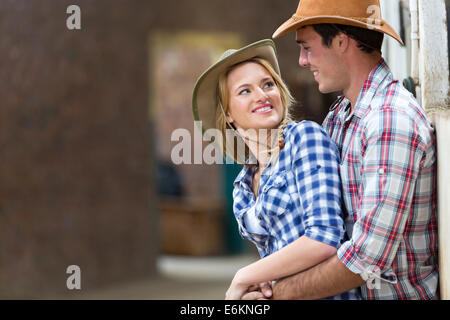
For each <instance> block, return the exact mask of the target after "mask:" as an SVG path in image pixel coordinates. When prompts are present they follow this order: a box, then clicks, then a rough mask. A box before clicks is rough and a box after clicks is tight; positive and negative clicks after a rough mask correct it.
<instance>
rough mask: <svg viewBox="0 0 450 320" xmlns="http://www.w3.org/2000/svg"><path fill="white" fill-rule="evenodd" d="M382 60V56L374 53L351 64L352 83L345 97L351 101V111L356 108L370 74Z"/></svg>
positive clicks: (345, 92)
mask: <svg viewBox="0 0 450 320" xmlns="http://www.w3.org/2000/svg"><path fill="white" fill-rule="evenodd" d="M380 59H381V54H379V53H374V54H371V55H367V54H364V55H361V56H359V57H358V59H354V60H353V62H352V63H349V74H350V82H349V85H348V87H347V88H346V89H344V91H343V93H344V96H345V97H346V98H347V99H348V100H350V103H351V111H352V112H353V109H354V108H355V105H356V102H357V100H358V97H359V94H360V92H361V89H362V87H363V86H364V83H365V82H366V80H367V78H368V77H369V74H370V72H371V71H372V70H373V68H375V66H376V65H377V64H378V62H379V61H380Z"/></svg>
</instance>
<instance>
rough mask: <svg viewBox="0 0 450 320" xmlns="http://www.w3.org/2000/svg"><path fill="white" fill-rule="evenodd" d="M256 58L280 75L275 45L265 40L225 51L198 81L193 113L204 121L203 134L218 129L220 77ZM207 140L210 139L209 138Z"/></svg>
mask: <svg viewBox="0 0 450 320" xmlns="http://www.w3.org/2000/svg"><path fill="white" fill-rule="evenodd" d="M256 57H258V58H262V59H265V60H267V61H268V62H269V63H270V64H271V65H272V67H273V69H274V70H275V71H276V72H277V73H278V74H280V67H279V66H278V60H277V55H276V49H275V44H274V42H273V41H272V40H270V39H265V40H260V41H257V42H255V43H252V44H250V45H248V46H246V47H243V48H241V49H239V50H235V49H230V50H227V51H225V52H224V53H223V54H222V56H221V57H220V58H219V60H218V61H217V62H216V63H214V64H213V65H212V66H211V67H209V69H208V70H206V71H205V72H204V73H203V74H202V75H201V76H200V78H199V79H198V80H197V83H196V85H195V87H194V92H193V95H192V112H193V114H194V119H195V120H196V121H202V129H203V132H205V131H206V130H208V129H212V128H216V112H222V111H221V110H216V108H217V100H216V96H217V85H218V83H219V76H220V75H221V74H222V73H223V72H225V71H226V70H227V69H228V68H229V67H231V66H233V65H235V64H237V63H240V62H243V61H246V60H249V59H252V58H256ZM205 138H208V139H209V137H205Z"/></svg>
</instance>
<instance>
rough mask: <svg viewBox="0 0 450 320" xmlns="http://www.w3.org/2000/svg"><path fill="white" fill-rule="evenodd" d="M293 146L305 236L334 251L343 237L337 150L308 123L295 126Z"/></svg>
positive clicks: (314, 124)
mask: <svg viewBox="0 0 450 320" xmlns="http://www.w3.org/2000/svg"><path fill="white" fill-rule="evenodd" d="M293 145H294V146H295V147H294V148H293V155H292V157H293V172H294V174H295V179H296V184H297V189H298V192H299V194H300V200H301V206H302V211H303V217H302V222H303V224H304V228H305V235H306V236H307V237H308V238H311V239H313V240H316V241H320V242H322V243H325V244H328V245H331V246H333V247H336V248H338V247H339V246H340V244H341V239H342V238H343V236H344V222H343V218H342V210H341V185H340V177H339V153H338V150H337V148H336V146H335V145H334V143H333V142H332V141H331V139H330V138H329V137H328V135H327V134H326V133H325V131H324V130H323V129H322V127H320V126H319V125H318V124H316V123H313V122H309V121H304V122H302V123H301V125H299V128H298V132H297V134H295V141H294V142H293Z"/></svg>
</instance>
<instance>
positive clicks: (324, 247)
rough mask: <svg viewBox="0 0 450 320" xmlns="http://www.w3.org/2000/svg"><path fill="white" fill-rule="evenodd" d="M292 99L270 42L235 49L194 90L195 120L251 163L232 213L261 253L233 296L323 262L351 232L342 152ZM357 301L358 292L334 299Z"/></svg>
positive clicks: (239, 277)
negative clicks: (295, 113) (345, 213)
mask: <svg viewBox="0 0 450 320" xmlns="http://www.w3.org/2000/svg"><path fill="white" fill-rule="evenodd" d="M292 103H293V98H292V96H291V94H290V93H289V90H288V88H287V87H286V85H285V84H284V82H283V81H282V79H281V78H280V71H279V67H278V62H277V58H276V53H275V45H274V43H273V42H272V41H271V40H262V41H259V42H256V43H253V44H251V45H249V46H246V47H244V48H242V49H240V50H228V51H227V52H225V53H224V54H223V55H222V57H221V58H220V60H219V61H218V62H217V63H215V64H214V65H213V66H212V67H210V68H209V69H208V70H207V71H206V72H205V73H204V74H203V75H202V76H201V77H200V78H199V80H198V81H197V84H196V87H195V89H194V94H193V112H194V118H195V119H196V120H201V121H202V128H203V129H204V130H207V129H212V128H216V129H219V130H220V131H221V132H222V136H223V140H224V141H218V142H220V144H221V146H222V149H223V152H224V153H226V154H227V155H229V156H230V157H232V158H233V159H234V160H235V161H236V162H238V163H243V164H244V167H243V169H242V171H241V172H240V174H239V175H238V176H237V178H236V180H235V182H234V191H233V200H234V205H233V210H234V214H235V217H236V220H237V222H238V225H239V231H240V233H241V235H242V236H243V237H244V238H246V239H248V240H250V241H252V242H253V243H254V244H255V245H256V247H257V249H258V251H259V253H260V255H261V258H262V259H261V260H258V261H256V262H255V263H253V264H250V265H248V266H246V267H244V268H242V269H240V270H239V271H238V272H237V273H236V275H235V277H234V279H233V281H232V283H231V285H230V287H229V289H228V291H227V293H226V299H240V298H241V297H242V296H243V295H244V294H245V293H246V292H247V291H248V290H249V288H250V287H251V286H253V285H256V284H259V283H262V282H268V281H273V280H276V279H279V278H282V277H285V276H288V275H292V274H294V273H297V272H300V271H302V270H306V269H308V268H310V267H312V266H314V265H316V264H318V263H319V262H322V261H323V260H325V259H327V258H329V257H330V256H332V255H334V254H336V250H337V248H338V247H339V246H340V243H341V240H342V238H343V236H344V223H343V219H342V211H341V207H340V206H341V194H340V179H339V173H338V163H339V158H338V157H339V156H338V151H337V149H336V147H335V145H333V143H332V142H331V140H330V139H329V138H328V136H327V135H326V133H325V132H324V131H323V130H322V128H321V127H320V126H319V125H318V124H316V123H314V122H310V121H302V122H300V123H295V122H293V121H292V120H291V119H290V117H289V113H288V109H289V107H290V106H291V105H292ZM230 132H231V133H232V134H233V135H234V137H233V135H230V134H229V133H230ZM235 138H237V139H238V142H239V141H240V142H241V143H242V144H244V148H243V149H241V150H240V148H239V147H236V144H235V143H230V141H231V142H235ZM357 298H358V292H357V291H356V290H355V291H351V292H347V293H344V294H341V295H339V296H337V297H332V299H357Z"/></svg>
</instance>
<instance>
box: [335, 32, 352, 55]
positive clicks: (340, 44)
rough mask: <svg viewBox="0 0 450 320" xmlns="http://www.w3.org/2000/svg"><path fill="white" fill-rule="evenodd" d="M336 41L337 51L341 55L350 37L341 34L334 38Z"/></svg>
mask: <svg viewBox="0 0 450 320" xmlns="http://www.w3.org/2000/svg"><path fill="white" fill-rule="evenodd" d="M336 39H337V44H338V48H339V51H340V52H341V53H342V52H345V51H346V50H347V48H348V46H349V44H350V37H349V36H348V35H346V34H344V33H342V32H341V33H339V34H338V35H337V36H336Z"/></svg>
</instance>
